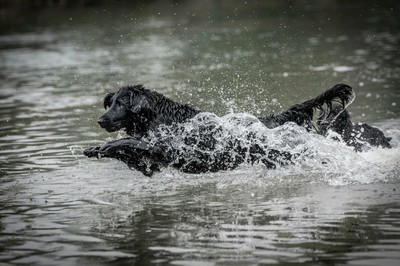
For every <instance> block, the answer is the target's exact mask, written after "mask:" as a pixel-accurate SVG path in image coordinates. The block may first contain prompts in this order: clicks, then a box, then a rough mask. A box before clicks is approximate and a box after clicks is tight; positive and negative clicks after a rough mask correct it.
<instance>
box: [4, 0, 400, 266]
mask: <svg viewBox="0 0 400 266" xmlns="http://www.w3.org/2000/svg"><path fill="white" fill-rule="evenodd" d="M399 8H400V6H399V4H398V3H397V2H396V1H382V2H378V3H377V2H376V1H356V2H350V1H349V3H348V2H347V1H324V2H320V1H260V2H254V1H248V2H244V1H211V0H210V1H201V2H200V1H196V2H195V1H150V2H149V3H146V4H143V3H139V4H126V3H125V4H121V5H106V4H103V5H97V6H96V5H95V6H87V7H76V6H72V7H58V6H54V7H45V8H36V9H23V8H7V9H4V8H3V9H0V265H89V264H90V265H149V264H152V265H272V264H273V265H349V264H350V265H398V264H399V263H400V186H399V185H400V178H399V174H400V165H399V164H400V159H399V158H400V148H399V137H400V107H399V106H400V76H399V75H400V74H399V73H400V51H399V47H400V46H399V41H400V19H399V17H400V12H399ZM137 83H142V84H144V85H145V86H146V87H148V88H151V89H155V90H157V91H159V92H161V93H163V94H165V95H167V96H169V97H171V98H173V99H174V100H176V101H179V102H183V103H189V104H191V105H192V106H195V107H197V108H199V109H202V110H206V111H210V112H214V113H217V114H218V115H225V114H227V113H231V112H235V113H241V112H245V113H251V114H254V115H257V116H260V115H267V114H269V113H272V112H279V111H281V110H283V109H285V108H287V107H288V106H290V105H292V104H294V103H297V102H301V101H304V100H307V99H309V98H312V97H314V96H315V95H317V94H319V93H321V92H322V91H324V90H325V89H327V88H329V87H331V86H332V85H334V84H336V83H347V84H350V85H351V86H353V88H354V90H355V93H356V99H355V100H354V102H353V103H352V105H351V106H350V107H349V111H350V112H351V114H352V116H353V120H354V121H362V122H368V123H369V124H371V125H374V126H378V127H380V128H381V129H382V130H383V131H384V132H385V133H386V134H387V135H388V136H391V137H393V140H392V144H393V146H394V147H393V148H392V149H390V150H383V149H371V150H369V151H367V152H363V153H354V152H353V151H352V150H350V149H348V148H347V147H345V146H344V145H342V144H340V143H338V142H334V141H332V140H327V139H323V138H319V137H318V136H309V135H304V136H302V137H301V136H300V137H298V141H299V143H301V145H305V146H306V147H308V148H309V149H313V150H315V154H316V159H315V161H306V162H304V163H302V164H299V165H294V166H290V167H288V168H285V169H277V170H273V171H268V170H267V169H265V168H263V166H261V165H255V166H250V165H245V166H242V167H241V168H239V169H238V170H235V171H230V172H221V173H216V174H204V175H187V174H182V173H179V172H177V171H174V170H172V169H165V170H164V171H163V172H161V173H160V174H157V175H156V176H154V177H152V178H148V177H144V176H143V175H141V174H140V173H138V172H136V171H131V170H129V169H127V167H126V166H125V165H124V164H122V163H119V162H115V161H111V160H100V161H97V160H92V159H87V158H85V157H84V156H83V155H82V150H83V149H84V148H86V147H88V146H91V145H94V144H98V143H101V142H104V141H106V140H110V139H115V138H117V137H119V136H120V135H118V134H117V133H115V134H107V133H106V132H104V131H103V130H102V129H101V128H99V127H98V125H97V124H96V120H97V118H98V117H99V116H100V115H101V114H102V113H103V109H102V98H103V96H104V95H105V93H106V92H109V91H115V90H117V89H118V87H120V86H122V85H127V84H137ZM321 159H324V160H328V161H329V162H330V164H328V165H322V164H321V163H320V161H321Z"/></svg>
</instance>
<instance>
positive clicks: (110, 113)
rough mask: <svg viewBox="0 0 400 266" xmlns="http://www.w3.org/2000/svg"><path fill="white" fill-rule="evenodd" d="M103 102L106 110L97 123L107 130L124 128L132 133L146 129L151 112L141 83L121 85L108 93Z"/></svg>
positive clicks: (112, 130)
mask: <svg viewBox="0 0 400 266" xmlns="http://www.w3.org/2000/svg"><path fill="white" fill-rule="evenodd" d="M103 104H104V108H105V109H106V110H107V112H106V113H105V114H103V115H102V116H101V117H100V119H99V120H98V121H97V123H99V125H100V126H101V127H102V128H104V129H105V130H107V131H108V132H115V131H117V130H120V129H126V130H127V133H128V134H131V135H133V134H136V133H143V132H145V131H147V128H146V126H147V124H148V122H149V120H150V119H151V117H152V113H153V112H152V108H151V104H150V99H149V98H148V97H147V94H146V91H145V89H144V87H143V86H142V85H135V86H128V87H122V88H121V89H119V91H117V92H112V93H108V94H107V95H106V96H105V98H104V103H103Z"/></svg>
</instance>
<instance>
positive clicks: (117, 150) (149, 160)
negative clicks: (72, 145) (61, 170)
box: [84, 138, 171, 176]
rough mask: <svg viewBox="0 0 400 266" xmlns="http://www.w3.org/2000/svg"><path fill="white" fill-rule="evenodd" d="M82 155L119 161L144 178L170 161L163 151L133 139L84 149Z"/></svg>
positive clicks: (114, 141)
mask: <svg viewBox="0 0 400 266" xmlns="http://www.w3.org/2000/svg"><path fill="white" fill-rule="evenodd" d="M84 154H85V155H86V156H88V157H97V158H102V157H106V158H113V159H117V160H120V161H122V162H124V163H126V164H127V165H128V166H129V167H130V168H133V169H136V170H138V171H140V172H142V173H143V174H144V175H146V176H151V175H152V174H153V173H154V172H155V171H160V169H161V167H163V166H166V165H167V164H168V163H169V162H170V161H171V159H170V158H169V157H168V156H167V153H166V152H165V149H162V148H161V147H157V146H154V145H150V144H149V143H147V142H145V141H142V140H137V139H133V138H125V139H119V140H113V141H109V142H106V143H104V144H103V145H102V146H100V147H92V148H88V149H86V150H85V151H84Z"/></svg>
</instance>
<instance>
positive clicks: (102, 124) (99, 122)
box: [97, 117, 107, 127]
mask: <svg viewBox="0 0 400 266" xmlns="http://www.w3.org/2000/svg"><path fill="white" fill-rule="evenodd" d="M97 123H98V124H99V125H100V126H101V127H104V126H105V125H106V124H107V121H106V119H104V117H100V118H99V120H97Z"/></svg>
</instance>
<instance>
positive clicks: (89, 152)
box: [83, 146, 101, 158]
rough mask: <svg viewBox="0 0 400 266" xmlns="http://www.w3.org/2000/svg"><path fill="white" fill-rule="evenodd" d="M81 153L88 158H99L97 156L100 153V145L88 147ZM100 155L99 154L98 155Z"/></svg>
mask: <svg viewBox="0 0 400 266" xmlns="http://www.w3.org/2000/svg"><path fill="white" fill-rule="evenodd" d="M83 154H84V155H85V156H87V157H89V158H92V157H97V158H99V156H100V155H101V153H100V147H99V146H96V147H90V148H87V149H86V150H84V151H83ZM100 157H101V156H100Z"/></svg>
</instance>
